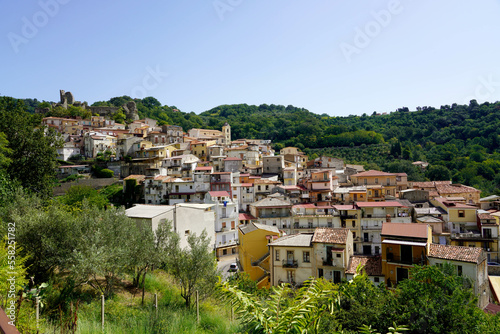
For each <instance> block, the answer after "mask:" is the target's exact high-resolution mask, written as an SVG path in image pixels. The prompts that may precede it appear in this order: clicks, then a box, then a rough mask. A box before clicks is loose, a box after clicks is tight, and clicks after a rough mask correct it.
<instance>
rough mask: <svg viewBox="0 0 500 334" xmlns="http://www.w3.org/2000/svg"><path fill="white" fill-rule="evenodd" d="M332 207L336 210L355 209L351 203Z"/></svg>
mask: <svg viewBox="0 0 500 334" xmlns="http://www.w3.org/2000/svg"><path fill="white" fill-rule="evenodd" d="M333 207H334V208H335V209H337V210H356V208H355V207H354V206H352V205H334V206H333Z"/></svg>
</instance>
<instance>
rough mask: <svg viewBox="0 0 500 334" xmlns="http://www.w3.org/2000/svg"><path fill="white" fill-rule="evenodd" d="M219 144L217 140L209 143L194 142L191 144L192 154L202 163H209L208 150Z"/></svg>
mask: <svg viewBox="0 0 500 334" xmlns="http://www.w3.org/2000/svg"><path fill="white" fill-rule="evenodd" d="M215 144H217V141H216V140H208V141H192V142H191V152H192V154H193V155H195V156H196V157H197V158H198V159H200V160H201V161H207V159H208V148H209V147H210V146H212V145H215Z"/></svg>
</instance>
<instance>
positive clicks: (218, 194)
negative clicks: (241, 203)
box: [208, 191, 229, 197]
mask: <svg viewBox="0 0 500 334" xmlns="http://www.w3.org/2000/svg"><path fill="white" fill-rule="evenodd" d="M208 194H209V195H210V196H211V197H223V196H224V197H229V193H228V192H227V191H209V192H208Z"/></svg>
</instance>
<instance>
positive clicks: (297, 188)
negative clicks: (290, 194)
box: [280, 186, 302, 190]
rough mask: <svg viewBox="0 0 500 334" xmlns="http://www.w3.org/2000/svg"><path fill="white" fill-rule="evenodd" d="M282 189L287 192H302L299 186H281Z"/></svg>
mask: <svg viewBox="0 0 500 334" xmlns="http://www.w3.org/2000/svg"><path fill="white" fill-rule="evenodd" d="M280 188H282V189H285V190H302V189H301V188H299V187H298V186H280Z"/></svg>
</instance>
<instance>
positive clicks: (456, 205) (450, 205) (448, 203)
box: [436, 197, 477, 209]
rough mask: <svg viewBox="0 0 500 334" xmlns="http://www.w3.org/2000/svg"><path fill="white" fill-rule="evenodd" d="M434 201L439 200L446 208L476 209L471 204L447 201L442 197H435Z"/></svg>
mask: <svg viewBox="0 0 500 334" xmlns="http://www.w3.org/2000/svg"><path fill="white" fill-rule="evenodd" d="M436 201H439V202H441V203H443V204H444V205H445V206H446V207H447V208H460V209H477V208H476V207H475V206H472V205H467V204H463V203H458V202H452V201H448V200H447V199H446V198H444V197H439V198H436Z"/></svg>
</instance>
